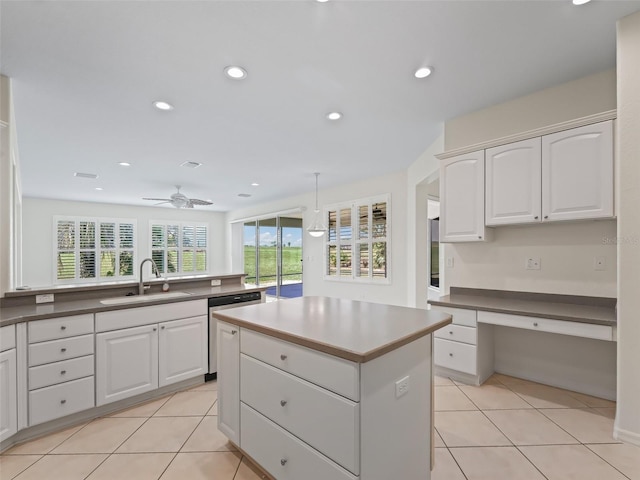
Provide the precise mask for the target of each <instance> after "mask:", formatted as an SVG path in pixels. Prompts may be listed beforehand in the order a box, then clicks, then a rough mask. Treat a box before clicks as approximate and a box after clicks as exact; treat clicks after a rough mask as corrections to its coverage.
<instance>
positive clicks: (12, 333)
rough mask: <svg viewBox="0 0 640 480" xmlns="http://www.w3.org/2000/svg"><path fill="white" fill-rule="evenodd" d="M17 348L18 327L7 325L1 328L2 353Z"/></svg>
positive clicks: (0, 348) (0, 350)
mask: <svg viewBox="0 0 640 480" xmlns="http://www.w3.org/2000/svg"><path fill="white" fill-rule="evenodd" d="M12 348H16V326H15V325H7V326H6V327H2V328H0V352H4V351H5V350H10V349H12Z"/></svg>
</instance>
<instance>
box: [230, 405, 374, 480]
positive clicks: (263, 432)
mask: <svg viewBox="0 0 640 480" xmlns="http://www.w3.org/2000/svg"><path fill="white" fill-rule="evenodd" d="M240 439H241V441H240V447H241V448H242V449H243V450H244V451H245V452H247V454H248V455H250V456H251V458H253V459H254V460H255V461H256V462H258V464H260V465H261V466H262V467H263V468H264V469H265V470H266V471H267V472H268V473H269V474H270V475H272V476H273V477H274V478H277V479H278V480H301V479H304V480H328V479H331V480H357V479H358V477H355V476H353V475H351V474H350V473H349V472H347V471H346V470H344V469H343V468H341V467H340V466H338V465H336V464H335V463H334V462H332V461H331V460H330V459H328V458H327V457H325V456H324V455H322V454H321V453H319V452H317V451H316V450H314V449H313V448H311V447H310V446H309V445H307V444H306V443H304V442H302V441H300V440H299V439H298V438H296V437H294V436H293V435H291V434H290V433H289V432H287V431H286V430H284V429H282V428H280V427H279V426H278V425H276V424H275V423H273V422H271V421H270V420H268V419H267V418H266V417H264V416H263V415H261V414H259V413H258V412H256V411H255V410H253V409H252V408H250V407H248V406H247V405H245V404H244V403H241V404H240ZM381 454H383V452H381Z"/></svg>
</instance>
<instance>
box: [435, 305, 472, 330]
mask: <svg viewBox="0 0 640 480" xmlns="http://www.w3.org/2000/svg"><path fill="white" fill-rule="evenodd" d="M431 308H432V309H433V310H438V311H440V312H445V313H448V314H449V315H451V321H452V323H453V324H454V325H464V326H466V327H475V326H476V324H477V321H476V311H475V310H466V309H464V308H451V307H443V306H440V305H432V306H431Z"/></svg>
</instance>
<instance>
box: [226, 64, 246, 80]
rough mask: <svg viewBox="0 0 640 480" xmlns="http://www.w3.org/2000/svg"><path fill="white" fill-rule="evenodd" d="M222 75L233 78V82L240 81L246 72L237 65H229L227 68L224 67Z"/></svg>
mask: <svg viewBox="0 0 640 480" xmlns="http://www.w3.org/2000/svg"><path fill="white" fill-rule="evenodd" d="M224 73H225V75H226V76H227V77H229V78H233V79H234V80H241V79H243V78H244V77H246V76H247V71H246V70H245V69H244V68H242V67H238V66H237V65H229V66H228V67H225V69H224Z"/></svg>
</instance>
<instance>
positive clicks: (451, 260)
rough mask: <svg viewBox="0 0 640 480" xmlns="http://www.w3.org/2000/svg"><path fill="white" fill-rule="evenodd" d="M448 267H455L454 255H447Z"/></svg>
mask: <svg viewBox="0 0 640 480" xmlns="http://www.w3.org/2000/svg"><path fill="white" fill-rule="evenodd" d="M447 268H453V257H447Z"/></svg>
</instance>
